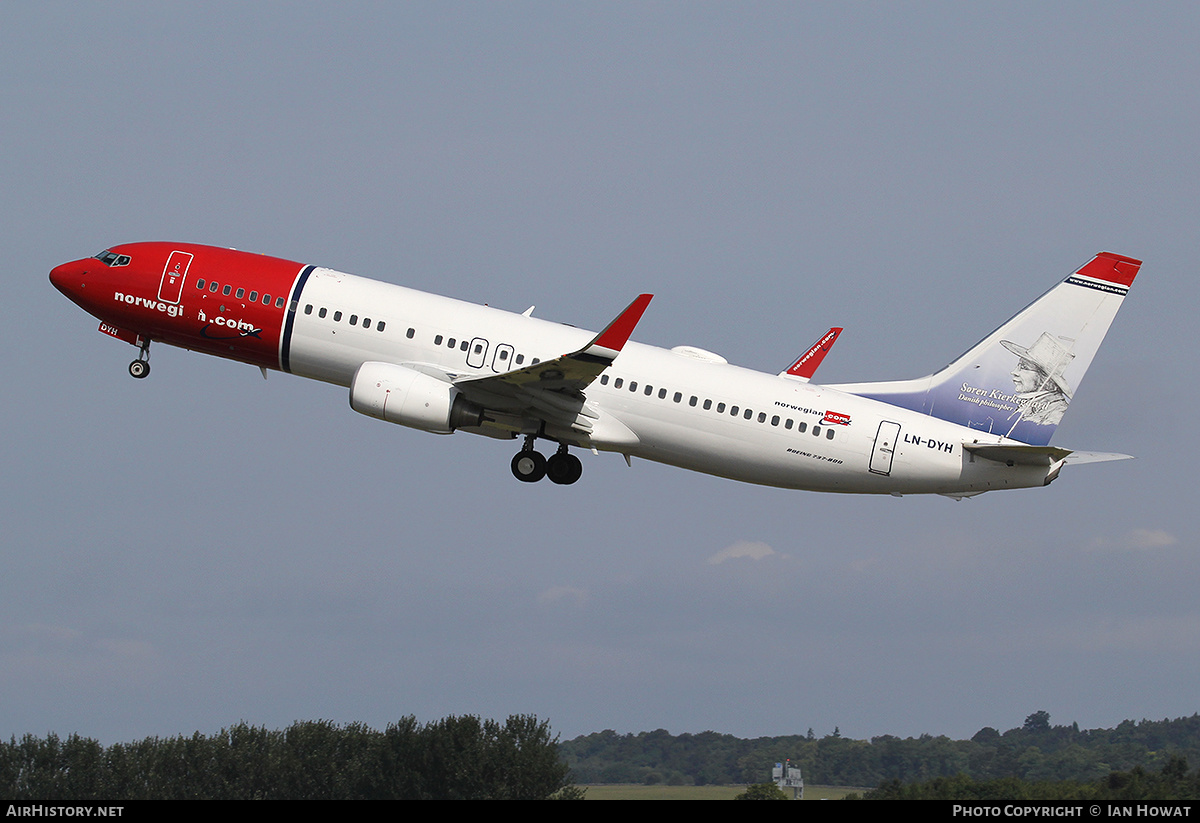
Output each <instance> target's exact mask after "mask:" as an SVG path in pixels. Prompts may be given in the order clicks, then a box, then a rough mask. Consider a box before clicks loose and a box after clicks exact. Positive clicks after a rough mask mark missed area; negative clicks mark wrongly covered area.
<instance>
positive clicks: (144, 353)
mask: <svg viewBox="0 0 1200 823" xmlns="http://www.w3.org/2000/svg"><path fill="white" fill-rule="evenodd" d="M141 348H142V350H141V351H140V352H138V359H137V360H134V361H133V362H132V363H130V364H129V376H130V377H136V378H137V379H138V380H141V379H142V378H143V377H145V376H146V375H148V374H150V341H149V340H147V341H146V342H144V343H142V347H141Z"/></svg>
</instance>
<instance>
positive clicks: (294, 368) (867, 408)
mask: <svg viewBox="0 0 1200 823" xmlns="http://www.w3.org/2000/svg"><path fill="white" fill-rule="evenodd" d="M1140 266H1141V262H1140V261H1138V260H1134V259H1132V258H1129V257H1122V256H1120V255H1116V254H1111V253H1109V252H1102V253H1100V254H1098V255H1096V256H1095V257H1094V258H1092V259H1091V260H1090V261H1089V262H1088V263H1086V264H1085V265H1084V266H1082V267H1081V268H1079V269H1078V270H1077V271H1075V272H1074V273H1073V274H1071V275H1070V276H1069V277H1068V278H1067V279H1066V280H1064V281H1062V282H1061V283H1059V284H1058V285H1057V286H1055V287H1054V288H1052V289H1051V290H1050V291H1048V292H1047V293H1046V294H1044V295H1043V296H1042V297H1041V298H1039V299H1038V300H1036V301H1035V302H1034V303H1032V304H1030V305H1029V306H1028V307H1027V308H1025V309H1024V310H1022V311H1021V312H1019V313H1018V314H1017V315H1016V316H1015V317H1013V318H1012V319H1011V320H1009V321H1008V322H1007V323H1005V324H1004V325H1002V326H1001V327H1000V328H999V329H997V330H996V331H994V332H992V333H991V334H990V335H988V336H987V337H986V338H985V339H984V340H983V341H981V342H980V343H979V344H977V345H976V346H974V347H973V348H971V349H970V350H969V351H967V352H966V354H964V355H962V356H961V357H959V358H958V359H957V360H955V361H954V362H953V363H951V364H950V365H949V366H947V367H946V368H944V369H942V370H941V371H939V372H937V373H935V374H931V375H929V376H927V377H923V378H919V379H916V380H902V381H892V382H885V383H857V384H845V385H836V386H819V385H816V384H815V383H812V382H810V381H809V379H808V378H810V377H811V376H812V374H813V370H814V369H815V368H816V366H817V365H818V364H819V363H820V360H821V358H822V357H823V356H824V354H825V352H827V351H828V350H829V346H830V345H832V343H833V340H834V339H836V337H837V334H838V333H839V332H840V331H841V329H838V328H834V329H830V330H829V332H828V333H827V334H825V335H824V336H823V337H822V338H821V339H820V340H818V341H817V343H816V344H815V345H814V346H813V347H812V348H811V349H809V351H807V352H806V353H805V354H804V355H802V356H801V357H800V358H799V359H798V360H797V361H796V362H795V363H794V364H793V365H792V366H791V367H790V368H789V369H787V370H785V371H783V372H781V373H780V374H777V375H776V374H765V373H762V372H756V371H751V370H749V369H745V368H741V367H739V366H734V365H731V364H729V363H728V362H726V361H725V359H724V358H722V357H720V356H718V355H715V354H712V353H711V352H707V351H704V350H703V349H698V348H694V347H689V346H680V347H677V348H674V349H670V350H667V349H660V348H656V347H654V346H646V345H641V344H638V343H634V342H631V341H630V340H629V337H630V335H631V334H632V332H633V329H634V327H635V326H636V325H637V323H638V320H639V319H640V318H641V316H642V313H643V312H644V311H645V309H646V306H647V305H648V304H649V302H650V297H651V296H650V295H648V294H643V295H640V296H639V297H637V298H636V299H635V300H634V301H633V302H632V303H630V304H629V306H628V307H627V308H626V309H625V310H624V311H622V312H621V313H620V314H619V315H618V316H617V317H616V319H615V320H613V321H612V323H610V324H609V325H608V326H607V327H606V328H605V329H604V330H603V331H601V332H600V333H599V334H593V333H591V332H587V331H583V330H580V329H576V328H574V327H571V326H567V325H562V324H559V323H552V322H549V321H546V320H541V319H539V318H535V317H533V316H532V312H533V309H532V307H531V308H530V309H529V310H527V311H525V312H524V313H522V314H513V313H510V312H507V311H501V310H499V309H494V308H489V307H488V306H480V305H475V304H472V303H465V302H462V301H459V300H452V299H449V298H446V297H438V296H436V295H432V294H428V293H425V292H420V291H415V290H413V289H407V288H403V287H401V286H397V285H392V284H390V283H382V282H379V281H377V280H368V279H365V278H362V277H356V276H354V275H350V274H344V273H342V272H339V271H334V270H332V269H327V268H321V267H318V266H311V265H304V264H301V263H294V262H291V261H288V260H281V259H279V258H275V257H266V256H263V255H258V254H250V253H246V252H240V251H234V250H231V249H222V248H214V247H211V246H200V245H194V244H188V243H130V244H126V245H120V246H113V247H112V248H110V249H106V250H105V251H103V252H101V253H100V254H97V255H96V256H94V257H88V258H85V259H83V260H76V261H74V262H71V263H65V264H63V265H61V266H58V267H57V268H55V269H54V270H53V271H52V272H51V273H50V280H51V282H53V284H54V285H55V286H56V287H57V288H58V289H59V290H60V291H62V292H63V293H64V294H65V295H67V297H69V298H70V299H71V300H73V301H74V302H76V303H78V304H79V305H80V306H81V307H83V308H84V309H85V310H86V311H88V312H90V313H91V314H93V315H95V316H96V317H97V318H99V319H100V321H101V322H100V331H102V332H104V333H105V334H108V335H110V336H112V337H116V338H118V339H120V340H124V341H126V342H129V343H132V344H134V345H135V346H138V348H139V349H140V352H139V355H138V358H137V359H136V360H134V361H133V362H132V363H130V364H129V372H130V374H132V375H133V376H134V377H145V376H146V375H147V374H148V373H149V371H150V362H149V355H150V344H151V342H153V341H161V342H163V343H169V344H171V345H174V346H180V347H182V348H185V349H195V350H197V351H202V352H207V353H209V354H215V355H219V356H221V357H226V358H229V359H232V360H240V361H242V362H245V363H251V364H253V365H256V366H258V367H259V368H261V369H262V370H263V375H264V376H266V370H267V369H278V370H280V371H285V372H291V373H292V374H298V375H301V376H303V377H311V378H314V379H316V380H322V381H324V382H327V383H334V384H336V385H340V386H345V387H347V388H348V389H349V392H350V406H351V408H353V409H354V410H355V411H358V412H361V413H362V414H366V415H370V416H371V417H377V418H379V419H380V420H386V421H388V422H391V423H399V424H401V425H404V426H410V427H412V428H416V429H421V430H423V431H427V432H433V433H435V434H450V433H452V432H455V431H465V432H471V433H474V434H485V435H488V436H491V437H497V438H501V439H516V438H524V441H523V442H524V445H523V448H522V449H521V450H520V451H519V452H518V453H517V454H516V455H515V456H514V457H513V459H512V472H513V474H514V475H515V476H516V477H517V478H518V479H519V480H523V481H526V482H534V481H537V480H540V479H542V478H543V477H547V476H548V477H549V478H550V480H552V481H553V482H555V483H559V484H570V483H574V482H575V481H576V480H578V479H579V476H580V474H581V473H582V470H583V469H582V464H581V462H580V460H579V458H578V457H577V456H576V455H575V454H573V453H571V452H570V451H569V448H570V447H572V446H574V447H577V448H579V449H587V450H591V451H593V452H596V451H611V452H618V453H620V454H622V455H624V456H625V459H626V461H629V460H630V458H632V457H641V458H644V459H646V460H654V461H658V462H660V463H667V464H670V465H673V466H679V467H681V468H685V469H692V470H694V471H699V472H706V473H708V474H713V475H718V476H721V477H728V478H731V479H734V480H742V481H746V482H749V483H760V484H763V485H768V486H779V487H783V488H791V489H809V490H813V491H828V492H860V493H877V494H879V493H887V494H909V493H938V494H945V495H948V496H951V497H956V498H961V497H969V496H972V495H976V494H980V493H982V492H985V491H991V490H993V489H1012V488H1027V487H1034V486H1043V485H1046V484H1048V483H1049V482H1050V481H1052V480H1054V479H1055V478H1056V477H1057V476H1058V474H1059V472H1060V470H1061V469H1062V467H1063V466H1064V465H1066V464H1068V463H1076V462H1096V461H1100V460H1112V459H1118V458H1121V457H1124V456H1125V455H1114V454H1097V453H1090V452H1073V451H1071V450H1069V449H1064V448H1059V447H1057V446H1051V445H1049V443H1050V437H1051V435H1052V434H1053V433H1054V430H1055V428H1056V427H1057V425H1058V422H1059V421H1060V420H1061V419H1062V415H1063V413H1064V412H1065V411H1066V409H1067V407H1068V405H1069V404H1070V403H1071V399H1072V397H1073V396H1074V393H1075V390H1076V389H1077V387H1078V386H1079V381H1080V379H1081V378H1082V377H1083V374H1084V371H1085V370H1086V369H1087V367H1088V365H1089V364H1090V363H1091V361H1092V357H1093V356H1094V355H1095V354H1096V351H1097V350H1098V349H1099V347H1100V343H1101V341H1102V340H1103V338H1104V335H1105V333H1106V332H1107V330H1108V327H1109V325H1110V323H1111V322H1112V319H1113V317H1114V316H1115V315H1116V312H1117V309H1118V308H1119V307H1120V305H1121V301H1122V300H1123V299H1124V297H1125V294H1126V292H1127V291H1128V290H1129V287H1130V285H1131V284H1132V283H1133V279H1134V277H1135V276H1136V275H1137V272H1138V268H1139V267H1140ZM539 438H540V439H543V440H547V441H550V442H552V443H556V444H557V450H556V451H555V452H554V454H553V455H551V456H550V457H549V459H547V458H545V457H544V456H543V455H542V454H541V453H539V452H538V451H537V450H536V448H535V446H536V440H538V439H539Z"/></svg>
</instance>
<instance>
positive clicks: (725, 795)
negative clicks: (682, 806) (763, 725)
mask: <svg viewBox="0 0 1200 823" xmlns="http://www.w3.org/2000/svg"><path fill="white" fill-rule="evenodd" d="M584 788H586V789H587V795H586V796H585V799H587V800H733V798H734V797H736V796H737V795H739V794H741V793H742V792H744V791H745V790H746V787H745V786H662V785H659V786H639V785H636V784H633V783H630V784H623V783H617V784H606V785H601V786H585V787H584ZM863 791H864V790H863V789H855V788H852V787H849V786H805V787H804V799H805V800H841V799H842V798H843V797H845V796H846V795H848V794H850V793H851V792H859V793H860V794H861V793H862V792H863Z"/></svg>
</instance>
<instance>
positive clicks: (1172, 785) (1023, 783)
mask: <svg viewBox="0 0 1200 823" xmlns="http://www.w3.org/2000/svg"><path fill="white" fill-rule="evenodd" d="M851 797H854V796H853V795H852V796H851ZM847 799H850V798H847ZM864 799H866V800H955V801H959V802H973V803H979V802H986V801H993V800H1007V801H1013V800H1018V801H1019V800H1077V801H1079V802H1081V803H1096V802H1100V801H1116V802H1138V801H1147V800H1156V801H1157V800H1190V801H1196V800H1200V770H1197V771H1195V772H1191V773H1189V772H1188V764H1187V759H1186V758H1184V757H1182V756H1180V755H1173V756H1171V757H1170V758H1168V760H1167V762H1166V763H1165V764H1164V765H1163V767H1162V769H1160V770H1159V771H1157V772H1155V771H1148V770H1146V769H1143V768H1142V767H1141V766H1135V767H1134V768H1133V769H1130V770H1129V771H1117V772H1112V773H1110V774H1108V775H1107V776H1105V777H1102V778H1100V779H1099V780H1094V781H1090V782H1081V781H1078V780H1058V781H1051V780H1037V781H1033V780H1021V779H1020V778H1017V777H1008V778H1000V779H996V780H974V779H972V778H970V777H968V776H967V775H965V774H960V775H957V776H955V777H938V778H935V779H933V780H929V781H924V782H918V783H907V784H906V783H902V782H901V781H899V780H888V781H886V782H884V784H883V785H882V786H880V787H879V788H878V789H875V790H874V791H870V792H867V793H866V794H865V795H864Z"/></svg>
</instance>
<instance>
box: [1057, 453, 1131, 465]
mask: <svg viewBox="0 0 1200 823" xmlns="http://www.w3.org/2000/svg"><path fill="white" fill-rule="evenodd" d="M1132 459H1133V455H1132V454H1114V453H1113V452H1071V456H1070V457H1068V458H1067V463H1068V464H1070V465H1072V466H1074V465H1077V464H1078V465H1082V464H1083V463H1107V462H1108V461H1110V460H1132Z"/></svg>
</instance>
